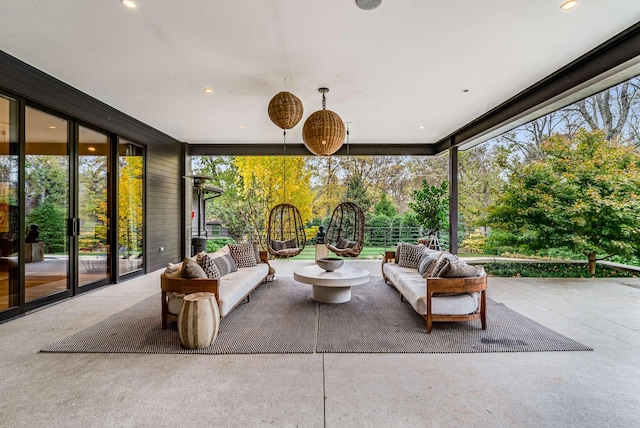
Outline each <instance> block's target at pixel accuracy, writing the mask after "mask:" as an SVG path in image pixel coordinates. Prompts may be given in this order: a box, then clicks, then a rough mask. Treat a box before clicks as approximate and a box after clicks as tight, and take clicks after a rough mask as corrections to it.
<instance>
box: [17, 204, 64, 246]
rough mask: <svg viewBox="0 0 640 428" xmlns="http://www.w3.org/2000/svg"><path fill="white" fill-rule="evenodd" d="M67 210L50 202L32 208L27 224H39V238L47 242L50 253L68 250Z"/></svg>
mask: <svg viewBox="0 0 640 428" xmlns="http://www.w3.org/2000/svg"><path fill="white" fill-rule="evenodd" d="M65 211H66V210H65V209H64V208H59V207H57V206H55V205H53V204H50V203H47V202H45V203H43V204H41V205H39V206H37V207H36V208H34V209H32V210H31V212H30V213H29V217H28V219H27V226H30V225H32V224H37V225H38V230H39V231H40V236H39V239H40V241H42V242H44V243H45V246H46V247H45V248H46V250H47V252H48V253H64V252H66V251H67V233H66V232H67V230H66V229H67V228H66V220H65V219H66V215H65V214H66V212H65Z"/></svg>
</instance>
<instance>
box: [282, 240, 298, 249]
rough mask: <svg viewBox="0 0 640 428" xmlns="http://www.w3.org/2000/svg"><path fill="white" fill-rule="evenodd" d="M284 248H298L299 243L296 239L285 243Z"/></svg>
mask: <svg viewBox="0 0 640 428" xmlns="http://www.w3.org/2000/svg"><path fill="white" fill-rule="evenodd" d="M284 248H298V242H297V241H296V240H295V239H288V240H286V241H284Z"/></svg>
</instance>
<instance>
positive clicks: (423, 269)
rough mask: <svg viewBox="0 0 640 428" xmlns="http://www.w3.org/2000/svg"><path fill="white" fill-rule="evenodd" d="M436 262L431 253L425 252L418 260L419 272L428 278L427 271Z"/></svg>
mask: <svg viewBox="0 0 640 428" xmlns="http://www.w3.org/2000/svg"><path fill="white" fill-rule="evenodd" d="M435 263H436V259H435V258H433V257H432V256H431V254H429V253H427V252H424V253H423V254H422V257H420V260H419V261H418V273H420V276H422V277H423V278H427V277H426V276H424V275H425V273H427V271H428V270H430V269H431V267H432V266H433V265H434V264H435Z"/></svg>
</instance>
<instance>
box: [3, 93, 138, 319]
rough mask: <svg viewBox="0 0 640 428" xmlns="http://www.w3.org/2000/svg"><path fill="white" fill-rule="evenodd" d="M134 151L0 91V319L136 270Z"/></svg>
mask: <svg viewBox="0 0 640 428" xmlns="http://www.w3.org/2000/svg"><path fill="white" fill-rule="evenodd" d="M144 205H145V201H144V148H143V147H141V146H139V145H137V144H135V143H133V142H130V141H125V140H122V139H120V140H118V138H117V136H116V135H114V134H110V133H107V132H103V131H100V130H98V129H94V128H91V127H89V126H85V125H82V124H80V123H79V121H76V120H73V119H72V118H65V117H63V116H62V115H57V114H55V112H51V111H47V110H46V109H44V108H40V107H36V106H35V105H31V104H28V103H26V102H25V101H24V100H20V99H12V98H10V97H7V96H4V95H0V320H3V319H7V318H11V317H13V316H15V315H18V314H20V313H24V312H26V311H28V310H30V309H33V308H36V307H38V306H42V305H44V304H47V303H49V302H51V301H54V300H57V299H61V298H65V297H68V296H72V295H76V294H78V293H80V292H82V291H85V290H89V289H92V288H95V287H97V286H100V285H104V284H109V283H112V282H118V280H119V279H120V278H122V277H125V276H132V275H138V274H141V273H144V267H145V263H144V260H145V259H144Z"/></svg>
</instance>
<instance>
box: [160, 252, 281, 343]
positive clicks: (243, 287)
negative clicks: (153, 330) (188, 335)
mask: <svg viewBox="0 0 640 428" xmlns="http://www.w3.org/2000/svg"><path fill="white" fill-rule="evenodd" d="M228 252H229V249H228V247H227V246H225V247H223V248H222V249H220V250H218V251H217V252H216V253H214V254H225V253H226V254H228ZM193 259H194V260H195V256H194V257H193ZM260 260H261V263H257V264H256V266H252V267H241V268H238V270H237V271H235V272H231V273H229V274H227V275H224V276H222V277H221V278H219V279H210V278H183V277H181V269H182V263H178V264H175V265H172V266H171V267H170V268H168V269H167V270H166V271H165V272H163V273H162V274H161V275H160V288H161V290H162V329H163V330H166V328H167V322H168V320H174V321H175V320H177V318H178V314H179V313H180V308H181V306H182V301H183V300H182V298H183V297H184V296H185V295H186V294H189V293H196V292H210V293H214V294H215V295H216V301H217V302H218V307H219V309H220V317H221V318H222V317H224V316H225V315H227V314H228V313H229V312H231V310H232V309H233V308H235V307H236V306H238V305H239V304H240V303H241V302H242V301H244V300H245V299H247V301H248V300H250V298H251V292H252V291H253V290H254V289H255V288H256V287H258V286H259V285H260V284H262V283H263V282H265V281H266V279H267V275H268V274H269V270H270V266H269V262H268V259H267V253H266V252H265V251H260Z"/></svg>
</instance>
